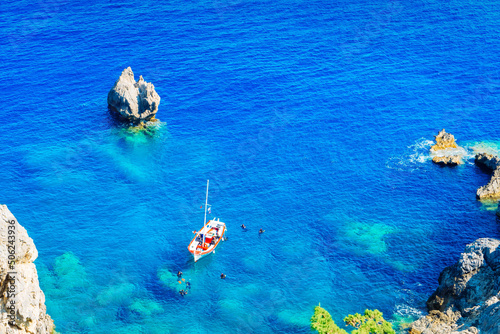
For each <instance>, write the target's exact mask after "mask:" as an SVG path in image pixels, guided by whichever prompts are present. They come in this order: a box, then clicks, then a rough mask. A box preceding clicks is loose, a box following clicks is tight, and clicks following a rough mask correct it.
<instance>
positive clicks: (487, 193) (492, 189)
mask: <svg viewBox="0 0 500 334" xmlns="http://www.w3.org/2000/svg"><path fill="white" fill-rule="evenodd" d="M475 163H476V165H478V166H479V167H481V168H483V169H485V170H486V171H489V172H492V175H491V179H490V181H489V182H488V184H487V185H485V186H482V187H479V189H478V190H477V192H476V197H477V198H478V199H488V198H495V199H496V198H500V159H499V158H498V157H497V156H495V155H493V154H486V153H479V154H476V158H475Z"/></svg>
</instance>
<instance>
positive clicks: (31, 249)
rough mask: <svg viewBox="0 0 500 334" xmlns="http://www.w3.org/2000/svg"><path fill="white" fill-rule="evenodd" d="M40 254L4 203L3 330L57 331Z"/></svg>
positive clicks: (0, 254)
mask: <svg viewBox="0 0 500 334" xmlns="http://www.w3.org/2000/svg"><path fill="white" fill-rule="evenodd" d="M37 256H38V251H37V250H36V247H35V244H34V243H33V240H32V239H31V238H30V237H29V236H28V232H26V229H25V228H24V227H22V226H21V225H19V223H18V222H17V220H16V218H15V217H14V216H13V215H12V213H11V212H10V211H9V209H8V208H7V206H6V205H0V295H1V299H0V333H7V334H17V333H19V334H21V333H31V334H50V333H52V332H53V330H54V322H53V321H52V319H51V317H50V316H49V315H48V314H47V313H46V307H45V295H44V294H43V292H42V290H41V289H40V286H39V284H38V275H37V271H36V266H35V264H34V263H33V261H35V259H36V258H37Z"/></svg>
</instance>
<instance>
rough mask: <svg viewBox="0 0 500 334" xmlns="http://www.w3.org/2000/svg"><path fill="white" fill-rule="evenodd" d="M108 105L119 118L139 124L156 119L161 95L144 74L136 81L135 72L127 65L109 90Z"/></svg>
mask: <svg viewBox="0 0 500 334" xmlns="http://www.w3.org/2000/svg"><path fill="white" fill-rule="evenodd" d="M108 105H109V108H110V109H111V110H112V111H113V112H115V113H116V115H117V116H118V118H119V119H121V120H124V121H126V122H129V123H131V124H134V125H137V124H140V123H144V122H150V121H154V120H156V119H155V115H156V112H157V111H158V106H159V105H160V96H159V95H158V94H157V93H156V91H155V87H154V86H153V84H152V83H149V82H146V81H144V79H143V78H142V75H141V76H140V77H139V81H137V82H136V81H135V78H134V72H132V69H131V68H130V67H127V68H126V69H124V70H123V72H122V74H121V75H120V77H119V78H118V80H117V81H116V82H115V85H114V86H113V88H111V90H110V91H109V93H108Z"/></svg>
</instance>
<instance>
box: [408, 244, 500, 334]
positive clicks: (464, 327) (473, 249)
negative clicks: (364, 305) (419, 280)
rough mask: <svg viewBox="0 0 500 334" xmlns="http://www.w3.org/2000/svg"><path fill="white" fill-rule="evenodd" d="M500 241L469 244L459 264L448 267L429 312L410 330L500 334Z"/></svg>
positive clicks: (418, 331)
mask: <svg viewBox="0 0 500 334" xmlns="http://www.w3.org/2000/svg"><path fill="white" fill-rule="evenodd" d="M499 245H500V240H496V239H490V238H483V239H478V240H476V241H475V242H473V243H471V244H469V245H467V247H466V248H465V252H464V253H462V254H461V255H460V258H459V260H458V262H457V263H455V264H454V265H451V266H449V267H447V268H445V269H444V270H443V271H442V272H441V275H440V276H439V286H438V288H437V290H436V291H435V292H434V293H433V294H432V295H431V297H430V298H429V299H428V301H427V308H428V310H429V314H428V315H426V316H425V317H423V318H420V319H418V320H417V321H415V322H414V323H412V325H411V330H410V333H413V334H418V333H427V334H433V333H435V334H438V333H439V334H446V333H464V334H465V333H469V334H472V333H479V332H480V333H484V334H493V333H494V334H497V333H498V329H499V328H500V299H498V296H500V294H499V293H500V285H499V283H500V248H499V247H498V246H499Z"/></svg>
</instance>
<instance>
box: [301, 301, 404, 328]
mask: <svg viewBox="0 0 500 334" xmlns="http://www.w3.org/2000/svg"><path fill="white" fill-rule="evenodd" d="M344 322H345V323H346V325H350V326H352V327H354V328H356V329H354V330H353V331H352V332H351V334H395V332H394V330H393V329H392V325H391V323H390V322H388V321H386V320H385V319H384V318H383V314H382V312H380V311H379V310H365V313H364V314H363V315H361V314H359V313H356V314H350V315H348V316H347V317H345V318H344ZM311 328H312V329H314V330H316V331H318V333H319V334H347V332H346V331H345V330H343V329H341V328H339V327H338V326H337V325H336V324H335V322H334V321H333V319H332V316H331V315H330V313H328V311H327V310H325V309H324V308H322V307H321V305H319V306H316V307H315V308H314V315H313V316H312V317H311Z"/></svg>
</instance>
